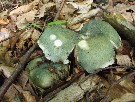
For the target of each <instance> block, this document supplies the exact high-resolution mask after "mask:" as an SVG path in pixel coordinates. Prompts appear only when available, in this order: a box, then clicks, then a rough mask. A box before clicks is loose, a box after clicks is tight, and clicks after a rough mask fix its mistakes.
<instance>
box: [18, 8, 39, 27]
mask: <svg viewBox="0 0 135 102" xmlns="http://www.w3.org/2000/svg"><path fill="white" fill-rule="evenodd" d="M36 13H37V10H32V11H29V12H27V13H24V14H22V15H20V16H18V17H17V21H16V25H17V27H18V28H21V27H22V26H24V25H25V24H26V23H30V22H32V21H34V19H35V16H36Z"/></svg>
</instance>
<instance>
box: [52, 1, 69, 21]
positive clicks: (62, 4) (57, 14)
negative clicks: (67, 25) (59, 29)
mask: <svg viewBox="0 0 135 102" xmlns="http://www.w3.org/2000/svg"><path fill="white" fill-rule="evenodd" d="M65 1H66V0H62V2H61V5H60V8H59V10H58V12H57V13H56V16H55V18H54V21H56V20H57V18H58V17H59V15H60V12H61V10H62V8H63V6H64V4H65Z"/></svg>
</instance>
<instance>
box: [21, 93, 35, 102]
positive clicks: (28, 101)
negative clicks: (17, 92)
mask: <svg viewBox="0 0 135 102" xmlns="http://www.w3.org/2000/svg"><path fill="white" fill-rule="evenodd" d="M23 96H24V100H25V102H36V98H35V96H33V95H31V93H30V92H29V91H24V92H23Z"/></svg>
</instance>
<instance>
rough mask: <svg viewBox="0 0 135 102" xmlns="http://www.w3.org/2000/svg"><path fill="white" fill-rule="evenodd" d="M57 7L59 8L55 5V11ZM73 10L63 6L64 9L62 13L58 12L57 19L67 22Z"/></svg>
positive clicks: (68, 6)
mask: <svg viewBox="0 0 135 102" xmlns="http://www.w3.org/2000/svg"><path fill="white" fill-rule="evenodd" d="M59 6H60V5H59V4H56V8H57V10H59ZM75 10H76V9H74V8H73V7H71V6H70V5H67V4H65V5H64V7H63V8H62V11H61V12H60V16H59V19H62V20H67V19H69V18H71V15H73V12H74V11H75Z"/></svg>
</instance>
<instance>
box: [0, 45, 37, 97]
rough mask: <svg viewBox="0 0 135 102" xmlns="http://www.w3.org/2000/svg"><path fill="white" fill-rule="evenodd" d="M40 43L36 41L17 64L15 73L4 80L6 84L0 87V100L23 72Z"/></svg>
mask: <svg viewBox="0 0 135 102" xmlns="http://www.w3.org/2000/svg"><path fill="white" fill-rule="evenodd" d="M37 46H38V44H37V43H36V44H35V45H33V46H32V47H31V48H30V49H29V50H28V51H27V52H26V54H25V55H24V56H23V57H22V59H21V61H20V63H19V64H18V65H17V67H16V69H15V71H14V72H13V74H12V75H11V76H10V77H9V78H8V79H7V80H6V81H5V82H4V84H3V85H2V86H1V87H0V100H1V99H2V98H3V96H4V94H5V93H6V91H7V90H8V89H9V87H10V85H11V84H12V83H13V82H14V81H15V79H16V78H17V76H18V75H19V74H20V73H21V71H22V70H23V69H24V67H25V64H26V63H27V60H28V58H29V57H30V55H31V53H32V52H33V51H34V50H35V49H36V48H37Z"/></svg>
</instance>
